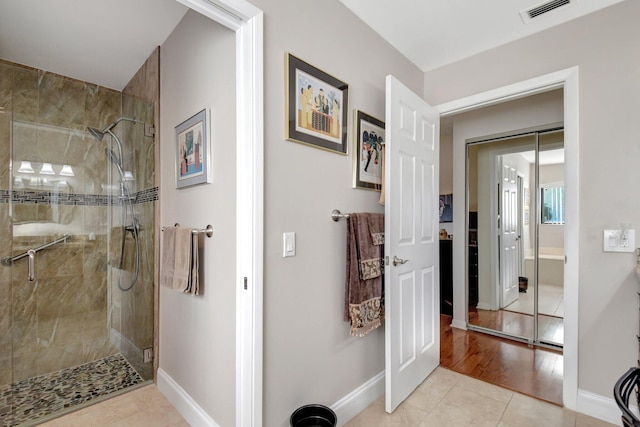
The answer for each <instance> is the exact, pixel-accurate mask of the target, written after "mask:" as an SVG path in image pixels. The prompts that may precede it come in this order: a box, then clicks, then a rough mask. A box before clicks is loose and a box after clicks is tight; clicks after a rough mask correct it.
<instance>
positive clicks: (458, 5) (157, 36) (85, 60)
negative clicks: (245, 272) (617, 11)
mask: <svg viewBox="0 0 640 427" xmlns="http://www.w3.org/2000/svg"><path fill="white" fill-rule="evenodd" d="M249 1H250V0H249ZM340 1H341V2H342V3H343V4H345V5H346V6H347V7H348V8H349V9H351V10H352V11H353V12H354V13H356V15H358V16H360V18H361V19H362V20H363V21H364V22H366V23H367V24H368V25H370V26H371V27H372V28H373V29H374V30H375V31H377V32H378V33H379V34H380V35H381V36H382V37H384V38H385V39H386V40H387V41H388V42H389V43H390V44H391V45H393V46H394V47H395V48H396V49H398V50H399V51H400V52H402V53H403V54H404V55H405V56H406V57H407V58H409V59H410V60H411V61H412V62H414V63H415V64H416V65H417V66H418V67H419V68H420V69H421V70H424V71H426V70H429V69H432V68H436V67H439V66H441V65H444V64H447V63H450V62H453V61H457V60H459V59H462V58H465V57H467V56H470V55H473V54H476V53H479V52H481V51H484V50H487V49H490V48H493V47H496V46H498V45H501V44H504V43H507V42H509V41H511V40H514V39H518V38H520V37H524V36H526V35H529V34H532V33H534V32H536V31H541V30H543V29H546V28H548V27H551V26H554V25H558V24H560V23H562V22H566V21H568V20H570V19H574V18H576V17H578V16H582V15H585V14H587V13H590V12H593V11H595V10H598V9H600V8H603V7H606V6H609V5H612V4H614V3H618V2H620V1H638V0H572V2H574V4H572V5H569V6H563V7H561V8H559V9H557V10H555V11H553V12H551V13H549V14H546V15H544V16H543V17H542V18H538V19H537V20H535V21H534V22H531V23H529V24H525V23H523V20H522V19H521V17H520V11H521V10H523V9H525V8H529V7H531V6H534V5H537V4H539V3H540V0H485V1H479V0H393V1H391V0H340ZM186 11H187V8H186V7H185V6H183V5H181V4H180V3H178V2H177V1H176V0H108V1H107V0H0V58H2V59H7V60H9V61H13V62H17V63H20V64H25V65H28V66H31V67H34V68H40V69H44V70H47V71H51V72H55V73H58V74H63V75H66V76H70V77H74V78H77V79H80V80H84V81H88V82H91V83H96V84H99V85H102V86H105V87H109V88H112V89H117V90H121V89H122V88H123V87H124V86H125V85H126V83H127V82H128V81H129V80H130V79H131V77H132V76H133V75H134V74H135V72H136V71H137V70H138V68H139V67H140V66H141V65H142V64H143V63H144V61H145V60H146V58H147V57H148V56H149V54H150V53H151V52H152V50H153V49H154V48H155V47H156V46H158V45H161V44H162V43H163V42H164V41H165V40H166V38H167V37H168V35H169V34H171V32H172V31H173V29H174V28H175V26H176V25H177V24H178V22H179V21H180V19H182V17H183V16H184V14H185V13H186ZM305 16H308V17H309V19H311V15H305Z"/></svg>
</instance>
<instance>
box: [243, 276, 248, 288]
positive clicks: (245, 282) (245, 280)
mask: <svg viewBox="0 0 640 427" xmlns="http://www.w3.org/2000/svg"><path fill="white" fill-rule="evenodd" d="M247 281H248V280H247V277H246V276H245V278H244V290H245V291H246V290H247Z"/></svg>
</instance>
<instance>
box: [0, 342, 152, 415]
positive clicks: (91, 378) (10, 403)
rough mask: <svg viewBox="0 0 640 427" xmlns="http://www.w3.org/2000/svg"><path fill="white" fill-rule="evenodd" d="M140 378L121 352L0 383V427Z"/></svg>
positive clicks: (95, 395)
mask: <svg viewBox="0 0 640 427" xmlns="http://www.w3.org/2000/svg"><path fill="white" fill-rule="evenodd" d="M141 382H143V379H142V377H140V375H138V373H137V372H136V371H135V369H134V368H133V367H132V366H131V365H130V364H129V362H127V360H126V359H125V358H124V357H123V356H122V355H121V354H115V355H112V356H108V357H105V358H104V359H99V360H96V361H94V362H90V363H85V364H84V365H80V366H75V367H72V368H67V369H63V370H61V371H58V372H53V373H50V374H46V375H41V376H38V377H34V378H28V379H26V380H23V381H20V382H17V383H14V384H11V385H7V386H3V387H0V427H14V426H19V425H20V424H23V423H26V422H28V421H34V420H37V419H39V418H41V417H44V416H47V415H51V414H54V413H56V412H58V411H60V410H62V409H66V408H69V407H73V406H76V405H79V404H81V403H84V402H87V401H89V400H91V399H95V398H97V397H100V396H105V395H108V394H111V393H113V392H115V391H118V390H122V389H124V388H127V387H129V386H132V385H135V384H139V383H141Z"/></svg>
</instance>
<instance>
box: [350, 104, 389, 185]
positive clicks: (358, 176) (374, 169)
mask: <svg viewBox="0 0 640 427" xmlns="http://www.w3.org/2000/svg"><path fill="white" fill-rule="evenodd" d="M354 123H355V129H356V131H355V137H354V150H353V187H354V188H365V189H368V190H377V191H380V189H381V188H382V169H383V167H384V164H383V163H382V156H383V153H384V151H383V146H384V140H385V135H384V122H383V121H382V120H379V119H376V118H375V117H373V116H370V115H369V114H367V113H364V112H362V111H360V110H355V114H354Z"/></svg>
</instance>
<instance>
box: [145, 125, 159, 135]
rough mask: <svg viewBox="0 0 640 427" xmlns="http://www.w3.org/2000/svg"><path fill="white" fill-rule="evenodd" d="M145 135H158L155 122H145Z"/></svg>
mask: <svg viewBox="0 0 640 427" xmlns="http://www.w3.org/2000/svg"><path fill="white" fill-rule="evenodd" d="M144 136H156V127H155V126H154V124H153V123H145V124H144Z"/></svg>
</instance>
